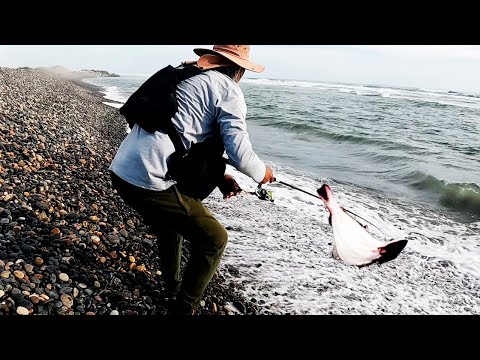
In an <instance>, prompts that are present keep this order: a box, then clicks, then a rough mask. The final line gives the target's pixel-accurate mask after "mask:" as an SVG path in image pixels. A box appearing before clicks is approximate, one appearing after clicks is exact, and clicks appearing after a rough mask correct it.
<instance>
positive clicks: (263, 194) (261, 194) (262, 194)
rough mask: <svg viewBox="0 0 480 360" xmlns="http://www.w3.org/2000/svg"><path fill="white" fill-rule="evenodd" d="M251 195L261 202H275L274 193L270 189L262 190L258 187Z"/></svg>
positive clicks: (260, 186)
mask: <svg viewBox="0 0 480 360" xmlns="http://www.w3.org/2000/svg"><path fill="white" fill-rule="evenodd" d="M253 193H254V194H255V195H257V197H258V198H259V199H261V200H269V201H271V202H273V201H274V200H275V192H274V191H273V190H271V189H265V188H263V187H262V185H258V187H257V188H256V189H255V191H254V192H253Z"/></svg>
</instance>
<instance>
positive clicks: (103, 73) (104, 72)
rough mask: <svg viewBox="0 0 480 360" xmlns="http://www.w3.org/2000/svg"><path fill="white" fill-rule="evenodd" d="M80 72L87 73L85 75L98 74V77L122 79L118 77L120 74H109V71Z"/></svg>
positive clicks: (83, 70) (90, 70)
mask: <svg viewBox="0 0 480 360" xmlns="http://www.w3.org/2000/svg"><path fill="white" fill-rule="evenodd" d="M80 71H81V72H85V73H93V74H97V75H98V76H102V77H120V75H118V74H115V73H111V72H108V71H105V70H95V69H82V70H80Z"/></svg>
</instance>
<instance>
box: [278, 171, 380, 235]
mask: <svg viewBox="0 0 480 360" xmlns="http://www.w3.org/2000/svg"><path fill="white" fill-rule="evenodd" d="M276 182H278V183H280V184H282V185H285V186H288V187H291V188H292V189H295V190H298V191H301V192H303V193H305V194H307V195H310V196H313V197H315V198H317V199H319V200H322V199H320V197H319V196H318V195H315V194H312V193H311V192H308V191H305V190H303V189H300V188H299V187H297V186H294V185H291V184H288V183H286V182H285V181H281V180H277V181H276ZM342 209H343V211H345V212H347V213H350V214H352V215H354V216H356V217H358V218H359V219H362V220H363V221H365V222H367V223H369V224H370V225H372V226H373V227H375V228H376V229H378V230H379V231H380V232H381V233H382V234H383V236H384V238H385V240H387V235H385V233H384V232H383V230H382V229H380V228H379V227H378V226H377V225H375V224H373V223H371V222H370V221H368V220H366V219H364V218H363V217H361V216H360V215H357V214H355V213H354V212H353V211H350V210H347V209H345V208H344V207H342ZM355 221H357V222H358V223H359V224H360V225H362V226H363V224H361V223H360V222H359V221H358V220H356V219H355Z"/></svg>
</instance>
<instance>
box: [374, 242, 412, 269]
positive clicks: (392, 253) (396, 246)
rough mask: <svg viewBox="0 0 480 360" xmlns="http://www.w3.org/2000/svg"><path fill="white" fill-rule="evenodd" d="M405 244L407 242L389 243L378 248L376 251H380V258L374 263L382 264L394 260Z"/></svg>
mask: <svg viewBox="0 0 480 360" xmlns="http://www.w3.org/2000/svg"><path fill="white" fill-rule="evenodd" d="M407 242H408V240H398V241H390V242H389V243H388V244H386V245H384V246H382V247H379V248H378V250H379V251H380V254H381V256H380V257H379V258H378V259H377V260H376V261H377V262H378V263H380V264H383V263H384V262H387V261H390V260H393V259H395V258H396V257H397V256H398V254H400V252H401V251H402V250H403V248H404V247H405V246H406V245H407ZM382 251H383V253H382Z"/></svg>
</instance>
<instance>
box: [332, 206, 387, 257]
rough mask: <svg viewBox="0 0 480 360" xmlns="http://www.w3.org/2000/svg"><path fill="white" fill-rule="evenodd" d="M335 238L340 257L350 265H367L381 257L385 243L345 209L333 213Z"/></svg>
mask: <svg viewBox="0 0 480 360" xmlns="http://www.w3.org/2000/svg"><path fill="white" fill-rule="evenodd" d="M332 228H333V238H334V241H335V248H336V252H337V254H338V257H340V259H342V260H343V261H345V262H346V263H348V264H350V265H366V264H369V263H371V262H372V261H373V260H376V259H378V258H379V257H380V254H379V252H378V248H379V247H381V246H384V245H385V243H384V242H382V241H380V240H377V239H375V238H374V237H373V236H372V235H370V234H369V233H368V232H367V230H365V228H364V227H363V226H361V225H360V224H359V223H358V222H356V221H355V220H354V219H353V218H352V217H351V216H349V215H348V214H346V213H345V212H344V211H343V210H340V211H336V212H335V214H332Z"/></svg>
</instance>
